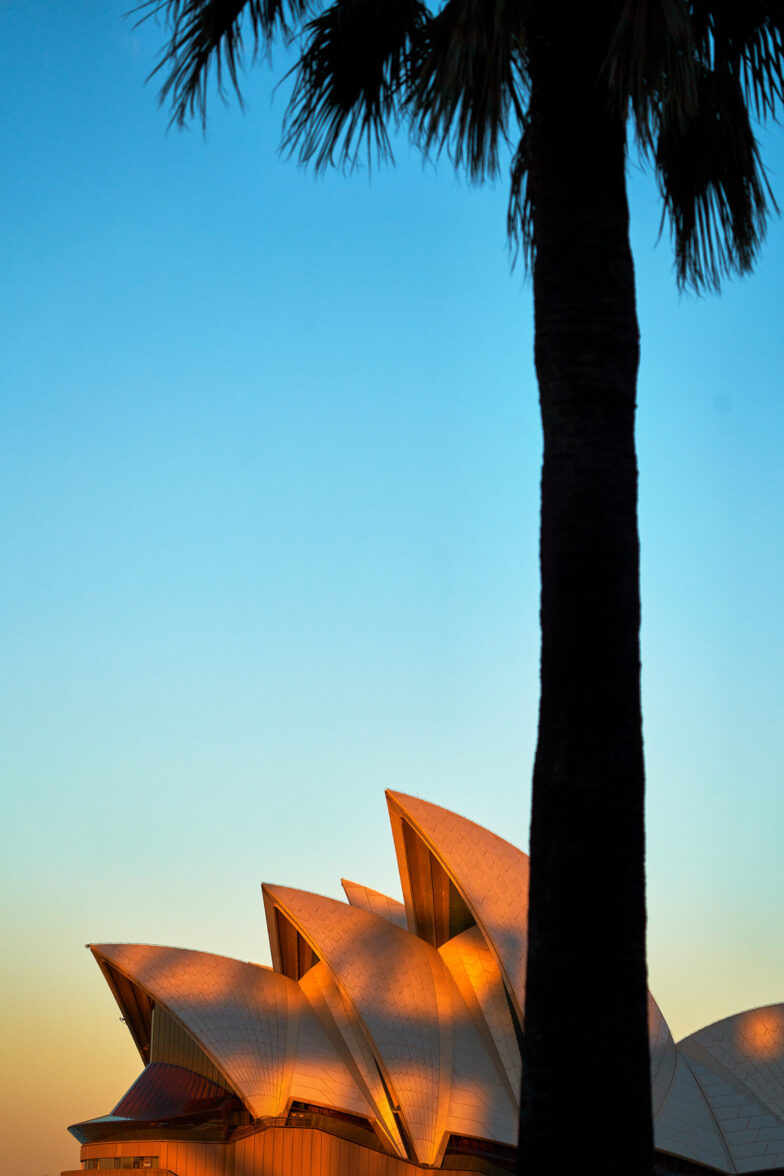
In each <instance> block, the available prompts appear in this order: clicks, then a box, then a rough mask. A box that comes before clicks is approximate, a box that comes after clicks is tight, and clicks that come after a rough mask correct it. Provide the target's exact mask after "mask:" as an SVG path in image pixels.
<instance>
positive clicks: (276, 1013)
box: [91, 944, 371, 1119]
mask: <svg viewBox="0 0 784 1176" xmlns="http://www.w3.org/2000/svg"><path fill="white" fill-rule="evenodd" d="M91 946H92V951H93V954H94V955H95V957H96V959H97V960H98V961H99V963H102V962H106V963H108V964H110V965H111V966H112V967H113V968H115V969H117V970H118V971H119V972H120V973H122V974H123V975H124V976H127V977H128V978H129V979H130V980H132V981H133V982H134V983H135V984H136V985H138V986H139V987H140V988H141V989H142V990H143V991H144V992H145V993H146V994H147V995H148V997H149V998H150V999H151V1000H152V1001H155V1002H158V1003H160V1004H161V1005H163V1006H164V1007H165V1008H166V1009H167V1010H168V1012H169V1013H170V1014H171V1015H172V1016H173V1017H175V1018H176V1020H177V1021H179V1022H180V1024H181V1025H182V1026H183V1028H184V1029H186V1030H187V1032H188V1033H189V1034H190V1035H191V1036H192V1037H193V1038H194V1039H195V1040H196V1042H197V1043H198V1044H199V1046H200V1047H201V1048H202V1049H203V1050H204V1052H205V1054H206V1055H207V1057H208V1058H209V1059H210V1061H211V1062H212V1063H213V1064H214V1065H215V1066H216V1068H217V1069H218V1070H219V1071H220V1073H222V1074H224V1075H225V1076H226V1079H227V1082H228V1084H229V1085H230V1086H231V1087H232V1088H233V1089H234V1090H236V1091H237V1093H238V1094H239V1096H240V1098H241V1099H242V1100H243V1102H244V1103H245V1105H246V1106H247V1108H248V1110H249V1111H250V1112H251V1114H252V1115H253V1116H254V1118H257V1119H259V1118H267V1117H277V1116H280V1115H282V1114H284V1113H285V1111H286V1109H287V1106H288V1104H289V1102H290V1100H291V1099H292V1098H294V1097H303V1098H304V1099H305V1101H319V1100H317V1099H315V1098H313V1097H311V1095H312V1090H313V1086H314V1079H313V1064H314V1062H313V1060H314V1059H317V1064H318V1065H319V1066H320V1067H321V1068H322V1069H323V1072H324V1075H325V1078H324V1081H325V1083H326V1087H325V1088H326V1089H328V1090H331V1093H329V1094H328V1095H327V1098H326V1101H327V1103H328V1105H332V1106H336V1107H339V1108H340V1109H344V1110H347V1111H350V1112H352V1113H356V1114H362V1115H365V1116H370V1114H371V1112H370V1108H369V1107H368V1105H367V1101H366V1100H365V1099H364V1098H363V1096H362V1094H361V1092H360V1091H359V1090H358V1089H357V1087H356V1084H355V1083H354V1082H353V1080H352V1079H351V1078H350V1075H348V1074H347V1073H345V1072H344V1071H345V1067H344V1066H343V1063H342V1062H341V1061H340V1059H339V1057H338V1056H337V1055H336V1054H335V1051H334V1050H333V1049H332V1047H331V1045H330V1043H329V1041H328V1039H327V1038H326V1035H325V1033H324V1031H323V1029H322V1028H321V1025H320V1023H319V1022H318V1019H317V1018H316V1015H315V1013H314V1012H313V1011H312V1010H311V1009H310V1006H309V1005H308V1004H307V1002H306V1001H305V999H304V997H303V996H302V993H301V992H300V989H299V987H298V986H297V984H296V983H295V982H294V981H292V980H289V979H288V978H287V977H285V976H281V975H278V974H277V973H275V972H273V971H272V969H270V968H264V967H262V966H261V965H259V964H246V963H243V962H242V961H241V960H234V959H230V958H228V957H226V956H218V955H211V954H208V953H206V952H199V951H187V950H184V949H181V948H172V947H157V946H148V945H144V944H99V945H91ZM298 1039H299V1041H298ZM298 1045H299V1048H298ZM298 1054H299V1057H298V1056H297V1055H298ZM330 1075H331V1077H330ZM301 1091H302V1093H301ZM332 1098H335V1099H338V1100H339V1101H330V1100H331V1099H332Z"/></svg>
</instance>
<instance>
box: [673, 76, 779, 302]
mask: <svg viewBox="0 0 784 1176" xmlns="http://www.w3.org/2000/svg"><path fill="white" fill-rule="evenodd" d="M656 171H657V177H658V181H659V186H660V189H661V193H662V196H663V199H664V206H665V212H664V213H663V215H662V219H664V216H665V215H667V216H669V220H670V225H671V230H672V237H673V244H674V248H675V261H676V270H677V276H678V283H679V285H680V286H681V287H683V286H685V285H689V286H692V287H693V288H694V289H696V290H700V289H704V288H713V289H718V287H719V284H720V282H721V279H722V278H723V277H725V276H727V275H730V274H732V273H746V272H748V271H749V270H750V269H751V268H752V266H753V264H754V261H755V259H756V256H757V254H758V252H759V248H760V246H761V244H762V241H763V239H764V236H765V230H766V224H767V215H768V212H769V211H771V210H772V211H777V208H776V202H775V200H774V198H773V193H772V192H771V189H770V185H769V183H768V181H767V177H766V175H765V171H764V168H763V165H762V161H761V158H760V154H759V148H758V146H757V141H756V139H755V137H754V133H753V131H752V128H751V122H750V119H749V112H748V109H747V106H746V102H745V97H744V93H743V89H742V84H741V81H740V80H739V78H738V77H737V76H735V75H733V74H732V73H730V72H728V71H726V70H725V71H722V72H721V73H715V72H709V71H708V70H705V71H704V72H703V74H702V76H701V77H700V78H699V79H698V83H697V108H696V111H695V113H694V116H693V118H692V120H691V121H690V123H689V125H688V127H687V128H686V129H684V128H683V126H682V124H681V123H680V121H679V119H677V118H675V119H671V118H670V117H669V111H668V110H667V108H666V107H665V108H664V109H663V111H662V116H661V125H660V129H659V136H658V143H657V149H656Z"/></svg>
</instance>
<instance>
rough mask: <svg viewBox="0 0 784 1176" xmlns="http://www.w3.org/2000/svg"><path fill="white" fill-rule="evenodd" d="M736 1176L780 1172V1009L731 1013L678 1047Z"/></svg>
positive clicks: (783, 1133)
mask: <svg viewBox="0 0 784 1176" xmlns="http://www.w3.org/2000/svg"><path fill="white" fill-rule="evenodd" d="M678 1050H679V1051H680V1053H681V1054H682V1056H683V1057H685V1058H686V1059H687V1061H688V1063H689V1066H690V1067H691V1070H692V1071H693V1073H694V1075H695V1076H696V1079H697V1081H698V1082H699V1084H700V1087H701V1088H702V1091H703V1093H704V1095H705V1097H706V1099H707V1100H708V1103H709V1104H710V1108H711V1111H712V1112H713V1115H714V1116H715V1118H716V1119H717V1121H718V1123H719V1126H720V1128H721V1131H722V1135H723V1137H724V1141H725V1143H726V1145H727V1148H728V1149H729V1152H730V1155H731V1156H732V1159H733V1161H734V1164H735V1170H736V1171H738V1172H753V1171H756V1170H758V1169H760V1168H766V1167H773V1168H780V1167H784V1004H776V1005H768V1006H766V1007H763V1008H758V1009H749V1010H748V1011H747V1012H745V1013H736V1014H735V1016H733V1017H726V1018H725V1019H724V1020H721V1021H716V1022H715V1023H714V1024H713V1025H707V1026H706V1027H705V1028H704V1029H700V1030H699V1031H698V1032H697V1033H692V1034H691V1036H689V1037H687V1038H685V1039H684V1040H683V1041H681V1042H679V1043H678Z"/></svg>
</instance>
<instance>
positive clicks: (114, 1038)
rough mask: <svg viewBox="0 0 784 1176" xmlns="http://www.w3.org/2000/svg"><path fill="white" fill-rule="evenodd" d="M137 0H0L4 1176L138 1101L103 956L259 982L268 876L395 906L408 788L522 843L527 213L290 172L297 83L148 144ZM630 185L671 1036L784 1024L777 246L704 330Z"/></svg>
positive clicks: (149, 53)
mask: <svg viewBox="0 0 784 1176" xmlns="http://www.w3.org/2000/svg"><path fill="white" fill-rule="evenodd" d="M127 6H128V0H122V3H119V2H118V3H115V2H110V3H106V2H105V0H69V3H68V4H54V3H51V2H50V3H44V2H43V0H0V54H1V55H2V59H3V60H2V74H1V75H0V76H2V79H3V91H4V99H3V117H2V121H0V136H1V137H2V144H1V146H0V161H1V165H2V170H3V182H2V186H1V192H2V194H1V195H0V200H1V201H2V219H3V226H4V230H5V231H4V233H3V239H4V242H3V275H4V281H3V283H2V289H1V290H0V299H1V300H2V306H1V307H0V333H1V334H2V339H1V341H0V356H1V358H0V378H1V379H2V403H1V405H0V449H1V450H2V452H1V454H0V479H1V480H2V493H1V494H0V526H1V533H2V589H1V591H2V597H3V599H2V608H1V609H0V625H2V685H1V687H0V689H1V690H2V696H1V697H0V722H1V723H2V734H1V738H0V774H1V776H2V781H3V784H4V806H3V822H2V831H1V833H0V837H1V838H2V846H0V850H1V852H2V871H3V892H4V899H5V901H4V903H3V908H4V909H3V929H2V940H3V944H4V950H3V953H2V980H1V982H2V987H3V1000H2V1005H1V1007H2V1015H3V1019H4V1026H3V1029H2V1040H3V1042H4V1050H3V1054H4V1060H3V1090H2V1094H1V1095H0V1097H1V1098H2V1107H3V1112H4V1117H5V1118H6V1119H7V1121H8V1122H10V1123H11V1124H12V1125H13V1126H12V1129H11V1131H8V1130H6V1132H5V1134H4V1141H3V1154H2V1160H0V1165H2V1171H3V1174H4V1176H5V1174H8V1176H56V1173H57V1172H59V1170H60V1169H61V1168H72V1167H75V1166H76V1164H77V1161H78V1147H77V1145H76V1144H75V1142H74V1141H72V1140H71V1139H70V1137H69V1136H68V1135H67V1134H66V1131H65V1127H66V1125H67V1124H68V1123H71V1122H74V1121H76V1120H79V1119H82V1118H86V1117H89V1116H92V1115H97V1114H102V1113H106V1112H108V1111H109V1110H110V1109H111V1107H112V1106H113V1105H114V1103H115V1102H116V1101H117V1100H118V1098H119V1097H120V1096H121V1094H122V1093H123V1092H124V1090H125V1089H126V1087H127V1086H128V1085H129V1084H130V1082H131V1081H132V1079H133V1078H134V1077H135V1076H136V1074H137V1073H138V1071H139V1069H140V1063H139V1059H138V1056H137V1055H136V1054H135V1051H134V1048H133V1045H132V1043H131V1040H130V1037H129V1036H128V1035H127V1033H126V1031H125V1029H124V1027H123V1026H122V1025H121V1024H120V1023H119V1012H118V1010H117V1008H116V1007H115V1005H114V1001H113V999H112V997H111V995H110V993H109V991H108V989H107V988H106V986H105V983H104V981H103V980H102V979H101V977H100V974H99V972H98V969H97V968H96V966H95V964H94V962H93V961H92V959H91V958H90V956H89V954H88V953H87V952H86V951H85V950H84V948H83V946H82V945H83V944H84V943H86V942H88V941H90V940H92V941H97V942H100V941H111V940H128V941H137V940H139V941H145V942H159V943H171V944H176V945H181V946H189V947H196V948H201V949H206V950H210V951H216V952H223V953H226V954H230V955H237V956H239V957H241V958H243V959H255V960H258V961H261V962H266V961H268V959H269V956H268V951H267V943H266V933H265V927H264V919H263V911H262V906H261V900H260V892H259V883H260V882H261V881H262V880H266V881H270V882H280V883H285V884H289V885H294V886H301V887H304V888H308V889H313V890H316V891H319V892H322V893H326V894H332V895H336V896H337V895H339V894H340V891H339V878H340V876H341V874H343V875H345V876H347V877H349V878H352V879H355V880H359V881H362V882H365V883H367V884H368V885H371V886H374V887H376V888H378V889H381V890H385V891H388V892H391V893H393V894H399V886H398V882H397V879H396V872H395V862H394V852H393V847H392V841H391V836H390V834H389V831H388V823H387V819H386V808H385V803H384V789H385V788H387V787H391V788H396V789H400V790H402V791H405V792H412V793H415V794H418V795H421V796H424V797H426V798H427V799H429V800H432V801H434V802H436V803H439V804H443V805H446V806H447V807H450V808H453V809H455V810H457V811H459V812H462V813H464V814H465V815H467V816H469V817H471V818H472V819H474V820H477V821H479V822H480V823H482V824H484V825H486V826H488V827H489V828H491V829H493V830H494V831H496V832H498V833H500V834H502V835H503V836H505V837H507V838H508V839H509V840H511V841H514V842H515V843H517V844H518V845H521V846H523V847H525V846H526V844H527V835H528V834H527V829H528V805H529V799H530V786H529V780H530V774H531V763H532V755H533V747H534V739H535V725H536V706H537V685H538V682H537V680H538V618H537V609H538V569H537V533H538V479H539V463H540V458H541V433H540V426H539V421H538V415H537V404H536V387H535V382H534V376H533V368H532V359H531V343H532V307H531V293H530V287H529V286H528V285H526V284H525V282H524V281H523V278H522V275H521V273H520V272H519V271H517V272H515V273H512V272H511V270H510V265H509V257H508V253H507V249H506V244H505V238H504V214H505V199H506V196H505V184H504V182H499V184H498V185H497V186H496V187H495V188H493V187H486V188H484V189H481V190H479V189H474V188H471V187H470V186H468V185H466V184H465V183H463V182H459V181H457V180H456V179H455V178H454V177H453V175H452V173H451V172H450V169H449V167H448V166H447V165H446V162H444V163H442V164H441V165H440V166H438V167H434V166H431V165H428V166H425V167H423V166H422V163H421V162H420V160H419V159H418V158H417V157H416V156H415V155H413V154H411V153H410V152H409V150H408V148H407V146H406V144H405V143H403V144H401V148H400V152H399V166H398V168H397V169H396V170H382V171H379V172H378V173H374V174H373V176H372V179H369V178H368V175H367V171H361V172H359V173H357V174H355V175H354V176H352V177H344V176H341V175H337V174H333V175H328V176H326V177H324V178H319V179H314V178H313V176H311V175H309V174H306V173H304V172H303V171H302V170H301V169H299V168H298V167H297V166H296V165H295V164H294V163H292V162H285V161H283V160H281V158H280V157H279V155H278V154H277V143H278V137H279V128H280V120H281V114H282V111H283V108H284V105H285V89H284V87H281V89H280V90H279V91H278V92H277V94H273V85H274V82H275V80H277V78H279V77H280V75H281V73H282V71H283V67H284V66H285V64H286V57H285V54H283V53H278V54H276V56H275V64H276V70H275V71H273V72H272V73H270V71H269V70H268V69H266V68H263V67H262V68H256V69H255V70H252V71H249V73H248V76H247V84H246V88H245V93H246V98H247V106H248V109H247V112H246V114H245V115H242V114H241V113H240V112H239V111H238V109H237V107H236V103H232V104H231V105H230V106H229V108H228V109H224V108H222V107H221V106H220V104H219V103H213V106H212V118H211V121H210V124H209V128H208V133H207V136H206V138H205V137H203V136H202V135H201V133H200V131H199V129H198V128H194V129H192V130H190V131H188V132H185V133H178V132H176V131H170V132H168V133H167V128H166V124H167V116H166V114H165V112H162V111H160V110H159V109H158V108H157V106H156V100H155V89H154V87H153V86H150V85H148V86H145V85H144V79H145V76H146V74H147V73H148V71H149V69H150V67H151V63H152V61H153V58H154V53H155V49H156V47H157V46H158V45H159V44H160V42H161V32H160V30H159V29H156V28H155V27H154V25H152V24H148V25H145V26H143V27H142V28H134V27H133V23H132V22H130V21H128V20H123V19H122V13H123V10H124V9H125V8H127ZM764 143H765V150H766V158H767V159H768V163H769V167H770V171H771V180H772V183H773V186H774V190H775V191H776V193H777V196H778V199H779V201H780V202H782V203H784V185H783V184H782V175H784V135H783V134H782V133H781V132H777V133H771V135H770V136H764ZM575 182H576V183H579V176H576V177H575ZM630 190H631V202H632V235H633V244H634V249H635V256H636V262H637V270H638V280H639V314H640V321H641V329H642V368H641V373H640V385H639V406H640V408H639V431H638V436H639V456H640V467H641V507H640V527H641V540H642V588H643V617H644V619H643V636H642V654H643V692H644V709H645V737H646V751H647V766H648V779H649V793H648V830H649V850H648V871H649V911H650V948H649V951H650V977H651V987H652V990H653V992H654V994H655V996H656V997H657V999H658V1001H659V1003H660V1005H661V1007H662V1010H663V1012H664V1014H665V1017H666V1018H667V1019H668V1021H669V1023H670V1025H671V1027H672V1029H673V1032H674V1033H675V1035H676V1037H679V1036H682V1035H684V1034H686V1033H688V1032H691V1031H693V1030H695V1029H697V1028H699V1027H700V1026H701V1025H704V1024H706V1023H709V1022H710V1021H713V1020H716V1019H718V1018H720V1017H722V1016H726V1015H728V1014H730V1013H733V1012H737V1011H739V1010H741V1009H743V1008H747V1007H751V1006H754V1005H758V1004H764V1003H769V1002H772V1001H777V1000H782V999H784V937H783V936H782V926H781V924H782V919H781V910H782V909H784V903H782V891H784V859H783V858H782V853H781V829H782V799H781V798H782V785H783V784H784V779H782V775H783V773H782V753H781V733H782V722H781V716H782V713H784V686H783V684H784V672H783V670H782V666H783V665H784V625H783V624H782V614H781V596H782V591H781V582H782V579H783V578H784V557H783V556H782V551H783V550H784V544H783V542H782V540H783V539H784V535H783V534H782V530H783V527H782V507H783V506H784V466H783V464H782V458H781V453H782V441H784V397H783V396H782V371H783V370H784V332H782V329H781V320H782V278H781V275H782V272H784V227H783V226H782V224H781V222H780V221H774V222H773V223H772V225H771V229H770V233H769V239H768V242H767V245H766V248H765V252H764V255H763V257H762V260H761V261H760V264H759V266H758V269H757V273H756V274H755V275H754V276H753V277H752V278H751V279H747V280H745V281H742V282H735V283H732V284H729V285H728V286H727V287H726V289H725V292H724V293H723V295H722V297H721V298H715V297H712V298H707V299H704V300H697V299H694V298H690V297H686V296H681V295H679V294H678V293H677V291H676V289H675V284H674V280H673V274H672V262H671V254H670V249H669V245H668V241H667V239H666V233H665V236H664V238H663V239H662V241H661V242H660V243H659V244H658V246H657V244H656V241H657V234H658V227H659V206H658V200H657V195H656V190H655V186H654V184H653V182H652V180H651V178H650V176H646V175H645V174H644V173H643V172H642V171H641V170H640V169H639V168H638V167H637V166H635V165H630ZM601 852H602V847H601V845H597V846H596V853H597V855H598V854H600V853H601ZM586 884H587V885H590V879H587V880H586ZM586 1011H587V1012H588V1013H590V1010H586Z"/></svg>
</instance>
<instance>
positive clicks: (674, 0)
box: [605, 0, 697, 151]
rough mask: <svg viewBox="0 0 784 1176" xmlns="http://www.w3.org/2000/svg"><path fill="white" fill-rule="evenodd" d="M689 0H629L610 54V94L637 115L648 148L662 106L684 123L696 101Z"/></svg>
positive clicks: (639, 136)
mask: <svg viewBox="0 0 784 1176" xmlns="http://www.w3.org/2000/svg"><path fill="white" fill-rule="evenodd" d="M694 48H695V47H694V43H693V35H692V25H691V20H690V13H689V4H688V2H687V0H626V3H625V4H624V6H623V9H622V12H621V17H620V20H619V22H618V26H617V28H616V31H615V36H614V38H613V41H612V43H611V45H610V51H609V53H608V55H607V62H606V65H605V72H606V78H607V84H608V86H609V89H610V95H611V99H612V101H613V103H614V104H616V105H617V106H618V107H619V108H620V109H621V110H622V111H623V113H624V116H625V113H626V110H627V108H628V109H629V110H630V111H631V114H632V117H633V119H634V125H635V130H636V133H637V139H638V141H639V143H640V145H641V147H642V148H643V150H645V151H651V150H652V149H653V147H654V144H655V140H656V134H657V130H658V112H659V110H660V108H661V106H662V104H663V103H666V104H667V106H668V110H669V115H670V118H671V119H676V120H678V121H679V122H680V123H681V125H685V124H686V122H687V121H688V120H689V118H690V117H691V115H692V113H693V111H694V108H695V105H696V101H697V74H696V69H695V65H696V59H695V52H694Z"/></svg>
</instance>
